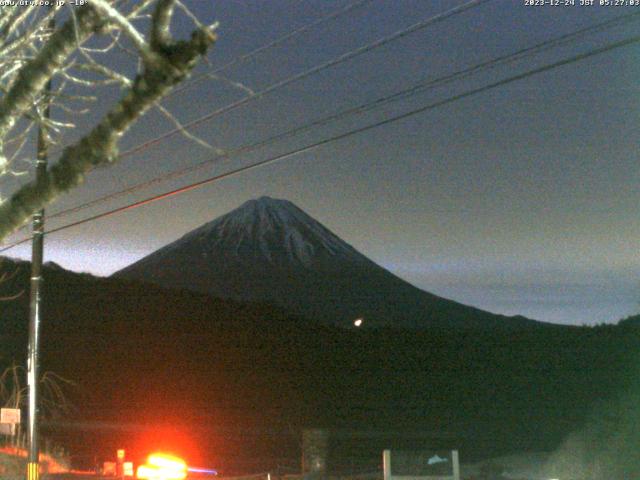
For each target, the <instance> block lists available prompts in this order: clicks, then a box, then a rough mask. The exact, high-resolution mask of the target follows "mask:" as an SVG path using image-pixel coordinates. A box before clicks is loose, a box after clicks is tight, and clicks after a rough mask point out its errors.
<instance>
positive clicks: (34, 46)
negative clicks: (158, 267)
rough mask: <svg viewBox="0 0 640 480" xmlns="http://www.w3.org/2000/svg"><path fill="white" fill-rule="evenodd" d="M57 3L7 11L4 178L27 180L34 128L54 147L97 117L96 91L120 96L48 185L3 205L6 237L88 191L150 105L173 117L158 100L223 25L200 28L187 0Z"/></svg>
mask: <svg viewBox="0 0 640 480" xmlns="http://www.w3.org/2000/svg"><path fill="white" fill-rule="evenodd" d="M50 2H51V5H50V7H49V8H44V7H43V6H37V5H39V3H43V4H45V3H49V0H43V2H33V3H30V4H29V5H28V6H20V5H19V2H15V3H12V2H2V3H1V4H0V95H1V97H0V178H1V177H2V176H3V175H5V176H6V175H20V174H22V173H23V170H24V169H23V168H21V167H20V161H21V160H22V159H23V158H22V152H23V147H24V145H25V144H26V142H27V138H28V137H29V134H30V132H31V131H32V130H33V127H34V126H38V125H39V126H42V127H43V129H44V131H46V132H47V135H48V137H49V140H51V141H55V140H56V138H58V137H59V136H60V134H61V132H62V131H64V130H65V129H70V128H74V127H75V124H76V118H77V116H78V115H80V114H82V113H86V112H87V111H90V110H91V104H90V102H91V101H92V100H95V89H96V88H97V87H100V86H106V85H110V84H116V85H118V86H119V87H120V88H121V90H122V93H121V96H120V98H118V100H117V101H115V102H114V104H113V105H111V107H110V108H109V109H108V111H107V112H106V114H104V115H103V116H102V117H100V118H98V119H97V120H96V121H95V124H94V126H93V128H91V129H90V131H88V133H86V134H85V135H84V136H83V137H82V138H81V139H80V140H78V141H75V142H74V143H73V144H71V145H69V146H66V147H65V148H64V149H62V150H61V152H59V154H58V158H57V161H56V162H55V163H54V164H53V165H52V166H51V167H50V168H49V169H48V171H47V175H46V178H45V179H44V180H42V181H40V182H35V181H32V182H30V183H27V184H25V185H23V186H22V187H20V188H18V189H17V190H16V191H15V192H13V194H12V195H11V196H10V197H9V198H7V199H3V200H2V201H1V203H0V239H2V238H4V237H6V236H7V235H8V234H9V233H11V232H12V231H14V230H15V229H17V228H18V227H20V226H21V225H22V224H24V223H25V222H26V221H27V220H29V218H30V216H31V215H32V214H33V213H34V212H36V211H38V210H39V209H41V208H43V207H44V206H45V205H47V204H48V203H50V202H52V201H53V200H54V199H55V198H56V197H58V196H59V195H60V194H62V193H64V192H66V191H69V190H71V189H72V188H73V187H75V186H77V185H78V184H80V183H81V182H82V180H83V178H84V176H85V175H86V174H87V173H88V172H89V171H91V170H92V169H94V168H96V167H98V166H103V165H108V164H110V163H113V162H115V161H117V159H118V143H119V140H120V139H121V137H122V135H123V134H124V133H125V132H126V131H127V130H128V129H129V128H130V127H131V126H132V125H133V124H134V123H135V122H136V121H137V120H138V119H139V118H140V116H142V115H143V114H144V113H145V112H146V111H147V110H148V109H149V108H151V107H154V106H156V107H158V108H160V109H161V111H163V113H165V114H167V115H170V114H169V113H168V112H167V111H166V110H164V109H163V107H162V106H161V105H160V104H159V101H160V100H161V99H162V98H163V97H164V96H165V95H166V94H167V93H169V92H170V91H171V89H172V88H173V87H174V86H176V85H177V84H179V83H180V82H181V81H183V80H184V79H185V78H186V77H187V76H188V74H189V73H190V72H191V70H192V69H193V68H194V67H195V65H196V64H197V62H198V60H199V59H201V58H202V57H203V56H204V55H206V53H207V50H208V48H209V47H210V46H211V45H212V43H213V42H214V41H215V33H214V30H215V25H211V26H206V25H203V24H201V23H200V22H199V21H198V19H197V18H196V17H195V16H194V15H193V14H192V13H191V12H190V11H189V10H188V9H187V8H186V7H185V6H184V5H183V4H182V3H181V2H180V1H179V0H138V1H127V0H87V2H86V4H85V5H84V6H70V5H69V3H68V2H60V1H58V2H55V0H50ZM176 12H179V13H180V14H181V15H182V18H186V19H188V20H189V21H190V22H192V24H193V31H192V33H191V36H190V38H189V39H187V40H176V39H174V38H173V36H172V34H171V26H172V22H173V21H174V20H173V19H174V17H175V15H174V13H176ZM52 18H55V19H56V22H57V24H58V25H59V26H58V27H57V28H56V27H54V26H53V23H52V22H51V19H52ZM114 52H117V53H120V54H122V55H125V56H127V57H128V58H129V62H128V64H126V62H120V63H122V65H120V64H119V65H120V66H119V68H115V67H114V66H113V64H114V63H118V62H113V61H111V62H109V61H108V58H107V56H108V55H113V54H114ZM132 64H133V65H132ZM131 72H135V73H131ZM52 81H53V82H54V84H53V87H52V88H50V87H51V85H52V84H51V82H52ZM83 89H85V90H86V91H83ZM49 104H52V105H54V106H56V107H60V110H61V111H64V112H66V113H67V115H66V116H65V118H64V119H63V120H60V119H58V120H56V119H54V120H51V119H49V118H47V116H46V115H45V110H46V108H47V105H49ZM78 105H80V106H81V108H78Z"/></svg>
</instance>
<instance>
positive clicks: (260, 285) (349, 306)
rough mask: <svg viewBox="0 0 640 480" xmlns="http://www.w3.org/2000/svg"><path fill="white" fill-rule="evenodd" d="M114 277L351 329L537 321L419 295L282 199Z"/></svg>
mask: <svg viewBox="0 0 640 480" xmlns="http://www.w3.org/2000/svg"><path fill="white" fill-rule="evenodd" d="M115 276H118V277H123V278H128V279H132V280H139V281H146V282H152V283H156V284H159V285H161V286H164V287H169V288H179V289H187V290H194V291H199V292H204V293H209V294H213V295H215V296H219V297H225V298H233V299H238V300H249V301H262V302H270V303H274V304H277V305H280V306H281V307H284V308H285V309H287V310H289V311H290V312H291V313H293V314H296V315H300V316H302V317H306V318H308V319H311V320H319V321H323V322H329V323H332V324H339V325H344V326H352V325H353V322H354V320H355V319H364V320H366V325H367V326H369V327H370V326H384V325H389V326H391V325H393V326H398V327H410V328H423V327H431V326H483V327H484V326H487V327H489V326H491V327H494V326H511V325H513V326H516V325H517V326H521V325H522V324H529V323H535V322H533V321H529V320H526V319H523V318H521V317H519V318H518V317H516V318H507V317H503V316H500V315H494V314H491V313H488V312H484V311H482V310H478V309H476V308H473V307H468V306H465V305H461V304H459V303H456V302H453V301H451V300H447V299H444V298H441V297H438V296H436V295H432V294H430V293H427V292H424V291H422V290H419V289H418V288H416V287H414V286H412V285H410V284H409V283H407V282H405V281H404V280H402V279H400V278H398V277H396V276H395V275H393V274H392V273H391V272H389V271H387V270H385V269H384V268H382V267H380V266H379V265H377V264H376V263H374V262H373V261H371V260H369V259H368V258H367V257H365V256H364V255H362V254H361V253H359V252H358V251H357V250H356V249H355V248H353V247H352V246H351V245H349V244H347V243H346V242H344V241H343V240H342V239H340V238H339V237H337V236H336V235H335V234H334V233H332V232H331V231H330V230H329V229H328V228H326V227H325V226H323V225H322V224H321V223H320V222H318V221H316V220H315V219H313V218H312V217H310V216H309V215H307V214H306V213H305V212H304V211H302V210H301V209H300V208H298V207H297V206H296V205H294V204H293V203H291V202H290V201H288V200H279V199H274V198H270V197H260V198H258V199H254V200H249V201H248V202H245V203H244V204H242V205H241V206H240V207H238V208H237V209H235V210H233V211H231V212H229V213H227V214H226V215H223V216H221V217H219V218H217V219H215V220H213V221H212V222H209V223H206V224H204V225H202V226H201V227H199V228H197V229H195V230H193V231H191V232H189V233H187V234H186V235H184V236H183V237H182V238H180V239H178V240H176V241H175V242H173V243H171V244H169V245H167V246H165V247H163V248H161V249H160V250H158V251H156V252H154V253H152V254H151V255H149V256H147V257H145V258H143V259H142V260H140V261H138V262H136V263H134V264H133V265H130V266H129V267H127V268H125V269H123V270H121V271H119V272H117V273H116V274H115Z"/></svg>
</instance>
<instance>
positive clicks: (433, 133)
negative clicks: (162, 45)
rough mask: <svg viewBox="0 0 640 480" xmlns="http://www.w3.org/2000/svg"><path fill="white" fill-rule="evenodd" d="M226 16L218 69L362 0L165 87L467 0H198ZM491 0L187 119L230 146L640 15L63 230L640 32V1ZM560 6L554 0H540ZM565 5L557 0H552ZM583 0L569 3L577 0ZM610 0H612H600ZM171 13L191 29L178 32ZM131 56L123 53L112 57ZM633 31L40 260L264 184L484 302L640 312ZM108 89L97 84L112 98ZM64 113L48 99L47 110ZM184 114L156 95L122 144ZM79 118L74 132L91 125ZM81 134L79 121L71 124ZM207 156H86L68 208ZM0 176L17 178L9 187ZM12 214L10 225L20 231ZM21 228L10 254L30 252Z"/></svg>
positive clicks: (225, 75) (224, 97) (144, 211)
mask: <svg viewBox="0 0 640 480" xmlns="http://www.w3.org/2000/svg"><path fill="white" fill-rule="evenodd" d="M187 3H188V4H189V5H191V6H192V7H193V9H194V11H195V13H196V14H197V15H198V17H200V18H201V19H203V20H204V21H206V22H212V21H214V20H217V21H218V22H219V30H218V32H219V41H218V42H217V44H216V45H215V47H214V49H213V51H212V52H211V54H210V55H209V62H210V66H209V67H206V66H203V67H201V68H199V69H198V72H204V71H206V69H207V68H209V69H214V70H215V69H216V68H217V67H220V66H223V65H226V64H227V63H228V62H230V61H232V60H234V59H237V58H238V57H239V56H241V55H243V54H246V53H248V52H251V51H252V50H254V49H256V48H258V47H261V46H263V45H266V44H268V43H270V42H272V41H274V40H276V39H278V38H280V37H282V36H283V35H286V34H287V33H290V32H292V31H294V30H296V29H298V28H301V27H303V26H305V25H307V24H309V23H311V22H314V21H316V20H318V19H320V18H322V17H324V16H326V15H329V14H331V13H333V12H336V11H338V10H340V9H343V8H345V7H347V6H348V5H350V4H351V3H359V5H356V6H355V7H354V8H353V9H352V10H350V11H349V12H346V13H343V14H341V15H339V16H337V17H335V18H333V19H332V20H328V21H326V22H323V23H320V24H318V25H316V26H314V27H312V28H310V29H308V30H307V31H305V32H303V33H300V34H299V35H296V36H295V37H293V38H291V39H289V40H288V41H285V42H283V43H281V44H279V45H277V46H274V47H272V48H269V49H266V50H264V51H262V52H261V53H260V54H257V55H256V56H255V57H251V58H247V59H244V61H238V62H236V63H234V64H232V65H230V66H228V67H227V68H226V69H224V70H223V71H220V72H218V73H217V74H216V75H218V78H215V79H205V80H200V81H198V82H194V83H191V84H188V88H186V89H184V90H182V91H180V92H178V93H176V94H175V95H172V96H171V97H170V98H169V99H167V100H166V101H165V103H164V104H165V106H166V107H167V108H168V109H170V110H171V111H172V112H173V113H174V114H175V116H176V117H178V118H180V119H181V120H182V121H183V122H188V121H190V120H193V119H197V118H199V117H201V116H203V115H206V114H207V113H209V112H212V111H215V110H216V109H219V108H220V107H223V106H225V105H227V104H229V103H232V102H235V101H238V100H240V99H241V98H243V97H244V96H246V95H248V94H250V92H254V93H255V92H260V91H262V90H264V89H267V88H269V87H270V85H272V84H275V83H277V82H279V81H281V80H283V79H287V78H289V77H291V76H294V75H296V74H298V73H300V72H304V71H306V70H308V69H311V68H313V67H315V66H317V65H321V64H324V63H326V62H329V61H330V60H332V59H334V58H336V57H338V56H340V55H343V54H344V53H346V52H349V51H352V50H354V49H356V48H358V47H361V46H364V45H373V44H374V43H375V42H376V41H377V40H378V39H381V38H384V37H387V36H389V35H391V34H393V33H394V32H396V31H399V30H402V29H406V28H407V27H409V26H411V25H413V24H415V23H417V22H421V21H423V20H426V19H428V18H430V17H433V16H434V15H437V14H439V13H441V12H445V11H447V10H449V9H451V8H453V7H455V6H457V5H462V4H464V3H466V2H464V1H457V0H455V1H454V0H415V1H411V0H372V1H369V2H350V1H348V0H347V1H337V0H336V1H334V0H297V1H293V0H269V1H258V0H253V1H248V0H246V1H245V0H234V1H229V0H226V1H213V0H207V1H203V0H200V1H192V2H187ZM527 3H529V2H527V0H493V1H488V2H485V3H482V4H480V5H479V6H476V7H474V8H470V9H469V10H467V11H465V12H464V13H461V14H459V15H455V16H451V17H450V18H448V19H446V20H443V21H441V22H437V23H434V24H432V25H430V26H428V27H426V28H422V29H419V30H417V31H415V32H413V33H410V34H407V35H405V36H403V37H401V38H399V39H397V40H395V41H391V42H389V43H386V44H385V45H383V46H380V47H378V48H372V49H371V50H369V51H367V52H366V53H362V54H361V55H359V56H356V57H354V58H352V59H350V60H348V61H345V62H342V63H340V64H338V65H335V66H333V67H330V68H326V69H323V70H322V71H319V72H318V73H316V74H313V75H310V76H308V77H306V78H304V79H302V80H299V81H297V82H293V83H290V84H288V85H287V86H285V87H283V88H279V89H276V90H274V91H273V92H271V93H268V94H265V95H258V97H260V98H255V99H253V100H252V101H250V102H247V103H246V105H244V106H242V107H240V108H237V109H235V110H234V111H232V112H229V113H227V114H224V115H218V116H216V117H215V118H213V119H211V120H210V121H207V122H204V123H201V124H200V125H198V126H197V127H196V128H194V129H193V133H195V134H197V135H199V136H200V137H201V138H203V139H204V140H206V141H207V142H209V143H211V144H213V145H215V146H216V147H218V148H221V149H224V150H232V149H234V148H238V147H242V146H244V145H247V144H251V143H254V142H256V141H259V140H262V139H265V138H269V137H271V136H273V135H276V134H278V133H281V132H285V131H288V130H290V129H292V128H295V127H298V126H301V125H305V124H307V123H309V122H312V121H314V120H317V119H319V118H323V117H325V116H328V115H331V114H333V113H336V112H340V111H342V110H345V109H347V108H349V107H353V106H357V105H360V104H363V103H367V102H372V101H374V100H376V99H378V98H380V97H384V96H389V95H392V94H393V93H396V92H398V91H401V90H403V89H406V88H409V87H411V86H413V85H415V84H417V83H418V82H421V81H425V80H429V79H438V78H440V77H443V76H446V75H449V74H452V73H455V72H457V71H461V70H464V69H467V68H470V67H473V66H474V65H476V64H479V63H482V62H487V61H490V60H493V59H495V58H497V57H501V56H504V55H509V54H511V53H514V52H517V51H519V50H521V49H524V48H526V47H530V46H533V45H535V44H538V43H540V42H544V41H547V40H551V39H554V38H557V37H560V36H562V35H565V34H569V33H572V32H574V31H577V30H580V29H583V28H587V27H589V26H592V25H596V24H599V23H601V22H604V21H606V20H607V19H612V18H614V17H617V16H620V15H634V16H633V17H629V18H630V20H628V21H627V22H625V23H624V24H619V25H617V26H613V27H611V28H607V29H604V30H602V31H590V32H589V33H587V34H585V35H583V36H581V37H579V38H577V39H575V40H574V41H573V42H571V43H568V44H563V45H559V46H556V47H554V48H552V49H549V50H548V51H543V52H540V53H538V54H536V55H531V56H527V57H525V58H522V59H520V60H518V61H514V62H511V63H508V64H506V65H499V66H497V67H495V68H492V69H489V70H485V71H481V72H477V73H475V74H473V75H468V76H467V77H465V78H461V79H458V80H456V81H454V82H450V83H446V84H443V85H440V86H437V88H431V89H428V90H426V91H422V92H420V93H418V94H416V95H413V96H411V97H408V98H405V99H403V100H401V101H398V102H394V103H389V104H384V105H382V106H380V108H377V109H373V110H369V111H366V112H362V113H360V114H358V115H352V116H348V117H343V118H341V119H339V120H338V121H335V122H332V123H329V124H326V125H322V126H318V127H316V128H314V129H312V130H310V131H308V132H304V133H302V134H300V135H297V136H294V137H289V138H285V139H283V140H280V141H279V142H277V143H274V144H271V145H269V146H267V147H264V148H260V149H258V150H256V151H254V152H251V153H248V154H244V155H235V156H232V157H231V158H228V159H226V160H224V161H217V162H210V163H208V164H206V165H205V167H204V168H201V169H199V170H197V171H194V172H192V173H190V174H187V175H183V176H179V177H177V178H173V179H171V180H170V181H164V182H162V183H158V184H154V185H151V186H148V187H146V188H143V189H140V190H137V191H136V192H134V193H132V194H129V195H124V196H121V197H117V198H115V199H112V200H110V201H106V202H103V203H100V204H98V205H94V206H92V207H90V208H88V209H85V210H82V211H79V212H76V213H74V214H72V215H68V216H64V217H59V218H54V219H51V220H50V221H49V223H48V226H49V227H51V228H53V227H57V226H60V225H63V224H67V223H70V222H72V221H75V220H79V219H82V218H86V217H89V216H91V215H95V214H97V213H99V212H102V211H106V210H109V209H111V208H115V207H118V206H121V205H125V204H127V203H130V202H132V201H135V200H138V199H143V198H146V197H149V196H152V195H154V194H158V193H161V192H163V191H167V190H171V189H173V188H177V187H180V186H183V185H186V184H189V183H192V182H195V181H198V180H201V179H204V178H207V177H210V176H212V175H215V174H217V173H222V172H224V171H227V170H228V169H231V168H235V167H238V166H241V165H247V164H250V163H252V162H256V161H260V160H263V159H265V158H268V157H270V156H273V155H278V154H282V153H285V152H288V151H290V150H294V149H296V148H299V147H302V146H305V145H308V144H311V143H314V142H317V141H319V140H322V139H325V138H329V137H331V136H334V135H336V134H339V133H342V132H347V131H350V130H355V129H357V128H360V127H362V126H365V125H368V124H372V123H375V122H377V121H380V120H384V119H387V118H391V117H393V116H396V115H399V114H402V113H404V112H409V111H411V110H413V109H417V108H420V107H422V106H426V105H429V104H432V103H435V102H437V101H439V100H443V99H447V98H451V97H452V96H456V95H458V94H461V93H464V92H468V91H471V90H474V89H477V88H479V87H482V86H485V85H489V84H492V83H495V82H498V81H500V80H502V79H506V78H509V77H512V76H515V75H518V74H522V73H524V72H527V71H529V70H532V69H535V68H538V67H543V66H545V65H549V64H553V63H555V62H558V61H560V60H563V59H569V58H571V57H575V56H576V55H579V54H582V53H586V52H590V51H593V50H595V49H599V48H601V47H604V46H605V45H609V44H612V43H614V42H618V41H620V40H624V39H627V38H634V37H635V36H637V35H640V18H636V17H640V15H639V14H640V6H607V7H605V6H603V7H601V6H591V7H589V6H581V5H580V0H575V5H573V6H571V5H559V6H553V5H549V4H547V5H544V6H530V5H527ZM548 3H550V2H548ZM560 3H562V4H564V3H565V2H560ZM567 3H571V2H567ZM596 3H599V0H596ZM179 22H180V23H184V24H185V25H184V28H183V26H182V25H179V28H177V30H178V33H179V32H182V31H186V22H183V21H182V20H180V21H179ZM118 61H119V60H117V59H114V62H115V63H117V62H118ZM638 79H640V47H639V46H638V44H637V43H633V44H630V45H627V46H624V47H621V48H616V49H614V50H611V51H607V52H605V53H602V54H599V55H594V56H590V57H588V58H585V59H583V60H581V61H577V62H574V63H569V64H566V65H562V66H558V67H557V68H553V69H550V70H548V71H544V72H542V73H539V74H536V75H531V76H526V77H525V78H522V79H520V80H518V81H513V82H510V83H506V84H504V85H502V86H500V87H497V88H493V89H489V90H486V91H483V92H480V93H477V94H475V95H472V96H468V97H465V98H462V99H460V100H458V101H455V102H450V103H447V104H445V105H442V106H440V107H438V108H433V109H430V110H427V111H425V112H423V113H420V114H417V115H413V116H411V117H408V118H405V119H404V120H400V121H396V122H393V123H388V124H385V125H383V126H380V127H378V128H375V129H371V130H368V131H366V132H363V133H360V134H356V135H352V136H349V137H346V138H344V139H341V140H337V141H333V142H330V143H328V144H326V145H323V146H320V147H318V148H315V149H312V150H309V151H306V152H303V153H300V154H297V155H293V156H290V157H287V158H285V159H283V160H281V161H279V162H277V163H273V164H270V165H267V166H264V167H261V168H257V169H254V170H251V171H248V172H245V173H242V174H239V175H235V176H232V177H229V178H226V179H223V180H221V181H217V182H214V183H211V184H209V185H206V186H204V187H201V188H199V189H195V190H191V191H189V192H187V193H184V194H181V195H178V196H174V197H172V198H169V199H165V200H162V201H159V202H156V203H153V204H149V205H146V206H144V207H141V208H137V209H135V210H129V211H125V212H123V213H120V214H118V215H113V216H111V217H108V218H106V219H102V220H98V221H94V222H90V223H86V224H83V225H81V226H78V227H74V228H70V229H68V230H65V231H63V232H60V233H57V234H52V235H51V236H49V237H48V239H47V242H46V259H47V260H52V261H55V262H57V263H59V264H61V265H62V266H64V267H66V268H69V269H72V270H76V271H87V272H92V273H95V274H99V275H107V274H110V273H112V272H114V271H115V270H118V269H120V268H122V267H124V266H126V265H128V264H129V263H131V262H133V261H135V260H137V259H139V258H141V257H142V256H145V255H147V254H149V253H151V252H152V251H154V250H156V249H158V248H159V247H162V246H163V245H165V244H166V243H168V242H170V241H173V240H175V239H177V238H178V237H180V236H182V235H183V234H184V233H186V232H187V231H189V230H191V229H194V228H196V227H198V226H199V225H201V224H203V223H205V222H208V221H210V220H212V219H214V218H215V217H218V216H219V215H222V214H224V213H226V212H228V211H229V210H231V209H233V208H235V207H237V206H239V205H240V204H241V203H243V202H244V201H246V200H248V199H250V198H254V197H258V196H261V195H269V196H272V197H277V198H286V199H289V200H291V201H293V202H294V203H296V204H297V205H298V206H299V207H300V208H302V209H303V210H305V211H306V212H307V213H309V214H310V215H312V216H313V217H315V218H316V219H317V220H319V221H320V222H322V223H323V224H324V225H326V226H327V227H328V228H330V229H331V230H332V231H333V232H334V233H336V234H337V235H338V236H340V237H341V238H343V239H344V240H345V241H347V242H348V243H350V244H351V245H353V246H354V247H355V248H357V249H358V250H359V251H361V252H362V253H364V254H365V255H367V256H368V257H370V258H371V259H373V260H374V261H376V262H378V263H379V264H380V265H382V266H384V267H385V268H387V269H389V270H391V271H392V272H394V273H395V274H397V275H399V276H400V277H402V278H404V279H406V280H408V281H410V282H412V283H413V284H415V285H416V286H418V287H420V288H422V289H424V290H427V291H430V292H433V293H436V294H438V295H441V296H444V297H448V298H451V299H454V300H456V301H459V302H462V303H466V304H471V305H475V306H477V307H480V308H483V309H486V310H490V311H492V312H498V313H504V314H522V315H525V316H528V317H532V318H536V319H540V320H545V321H550V322H557V323H566V324H595V323H600V322H615V321H617V320H619V319H620V318H622V317H624V316H627V315H630V314H632V313H637V312H638V310H640V288H639V286H640V282H639V281H638V279H639V278H640V277H639V274H640V255H639V249H638V240H640V218H639V210H638V206H639V205H640V191H639V185H640V175H639V167H640V162H638V153H639V146H640V134H639V131H640V86H639V80H638ZM109 95H111V96H113V95H114V92H109V91H107V92H105V93H104V97H105V98H109ZM54 114H55V112H54ZM171 128H172V124H171V123H170V122H169V121H167V120H166V119H164V118H163V117H162V116H161V115H159V114H158V113H156V112H151V113H150V114H149V115H148V116H147V117H145V118H144V119H143V120H142V121H141V122H140V123H139V124H138V125H137V126H136V128H134V129H133V130H132V131H131V132H130V134H129V135H128V136H127V137H126V138H125V139H124V140H123V148H122V150H126V149H127V148H130V147H133V146H135V145H138V144H140V143H142V142H144V141H145V140H148V139H150V138H153V137H157V136H158V135H160V134H162V133H163V132H165V131H167V130H169V129H171ZM81 131H82V129H79V130H78V131H77V132H76V133H75V135H78V134H79V133H81ZM71 138H73V135H71V136H70V137H69V139H71ZM213 156H214V153H213V152H212V151H211V150H209V149H206V148H204V147H201V146H200V145H198V144H196V143H194V142H193V141H190V140H188V139H185V138H184V137H181V136H172V137H171V138H169V139H165V140H164V141H161V142H159V143H157V144H154V145H151V146H149V147H148V148H146V149H144V150H143V151H141V152H139V153H137V154H135V155H132V156H129V157H127V158H125V159H123V161H122V163H121V164H119V165H117V166H114V167H113V168H109V169H104V170H100V171H97V172H94V173H93V174H91V175H90V176H89V177H88V178H87V180H86V183H85V184H84V185H83V186H82V187H81V188H79V189H77V190H76V191H74V192H73V193H71V194H69V195H67V196H66V197H65V198H63V199H61V200H60V201H59V202H57V203H56V204H55V205H53V206H51V207H50V208H49V210H48V211H49V212H51V213H55V212H58V211H61V210H64V209H67V208H69V207H73V206H75V205H79V204H82V203H84V202H87V201H90V200H92V199H95V198H98V197H101V196H104V195H107V194H109V193H112V192H116V191H120V190H122V189H125V188H127V187H130V186H132V185H135V184H137V183H139V182H143V181H145V180H147V179H150V178H154V177H156V176H158V175H162V174H164V173H168V172H171V171H175V170H177V169H181V168H185V167H188V166H191V165H196V164H198V163H200V162H203V161H205V160H206V159H209V158H211V157H213ZM4 188H5V191H6V189H7V188H10V186H9V185H5V186H4ZM24 235H25V232H20V233H18V234H16V235H14V236H13V237H11V239H9V240H10V241H11V240H15V239H19V238H22V237H24ZM28 252H29V248H28V247H27V246H24V247H19V248H15V249H13V250H11V251H10V252H7V253H8V254H9V255H12V256H25V255H27V254H28Z"/></svg>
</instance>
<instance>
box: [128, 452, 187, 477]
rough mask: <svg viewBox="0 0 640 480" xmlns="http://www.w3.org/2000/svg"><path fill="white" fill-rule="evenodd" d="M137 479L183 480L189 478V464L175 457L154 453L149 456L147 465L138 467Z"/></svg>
mask: <svg viewBox="0 0 640 480" xmlns="http://www.w3.org/2000/svg"><path fill="white" fill-rule="evenodd" d="M137 477H138V478H140V479H147V480H183V479H184V478H186V477H187V464H186V463H185V461H184V460H182V459H181V458H178V457H174V456H173V455H166V454H164V453H154V454H152V455H149V458H147V463H146V464H145V465H140V466H139V467H138V471H137Z"/></svg>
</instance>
